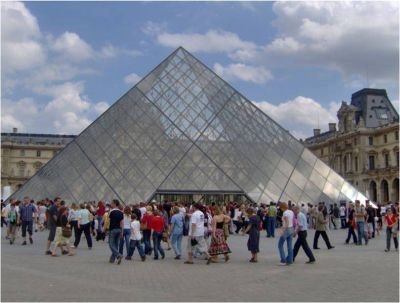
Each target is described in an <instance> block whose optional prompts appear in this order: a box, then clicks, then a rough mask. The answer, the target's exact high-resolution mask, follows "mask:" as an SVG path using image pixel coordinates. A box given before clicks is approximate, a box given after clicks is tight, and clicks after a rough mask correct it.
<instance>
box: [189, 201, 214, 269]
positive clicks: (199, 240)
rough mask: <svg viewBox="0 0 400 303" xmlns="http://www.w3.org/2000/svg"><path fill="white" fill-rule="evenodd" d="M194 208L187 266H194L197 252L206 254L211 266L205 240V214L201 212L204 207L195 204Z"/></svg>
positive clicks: (190, 225) (190, 223) (190, 226)
mask: <svg viewBox="0 0 400 303" xmlns="http://www.w3.org/2000/svg"><path fill="white" fill-rule="evenodd" d="M192 207H193V210H194V212H193V213H192V215H191V216H190V222H189V233H188V235H189V236H188V244H187V252H188V258H187V260H186V261H185V264H193V252H194V251H196V250H198V251H199V252H200V253H203V254H205V255H206V257H207V264H210V263H209V261H210V256H209V254H208V252H207V250H208V249H207V243H206V241H205V239H204V214H203V212H202V211H201V208H202V206H201V204H200V203H195V204H194V205H193V206H192Z"/></svg>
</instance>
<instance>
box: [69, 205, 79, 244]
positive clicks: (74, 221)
mask: <svg viewBox="0 0 400 303" xmlns="http://www.w3.org/2000/svg"><path fill="white" fill-rule="evenodd" d="M78 217H79V210H78V205H76V203H75V202H74V203H72V204H71V208H70V210H69V212H68V222H69V224H70V225H71V228H72V230H73V231H74V236H75V239H76V238H77V237H78V233H79V228H78Z"/></svg>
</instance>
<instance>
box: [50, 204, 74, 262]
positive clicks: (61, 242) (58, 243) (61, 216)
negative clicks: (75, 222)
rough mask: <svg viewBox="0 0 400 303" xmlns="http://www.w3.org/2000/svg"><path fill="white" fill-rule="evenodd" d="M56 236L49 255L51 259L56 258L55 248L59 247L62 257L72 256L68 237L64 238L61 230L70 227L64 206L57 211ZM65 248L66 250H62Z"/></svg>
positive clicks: (66, 209)
mask: <svg viewBox="0 0 400 303" xmlns="http://www.w3.org/2000/svg"><path fill="white" fill-rule="evenodd" d="M56 226H57V227H56V236H55V240H54V242H53V249H52V251H51V255H52V256H53V257H57V247H60V250H61V253H62V254H63V255H66V254H68V255H70V256H73V255H74V254H73V252H72V250H71V247H70V246H69V237H65V236H64V234H63V228H65V227H70V225H69V223H68V208H67V207H65V206H61V207H60V209H59V211H58V216H57V222H56ZM64 246H66V249H64Z"/></svg>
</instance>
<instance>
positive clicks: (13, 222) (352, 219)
mask: <svg viewBox="0 0 400 303" xmlns="http://www.w3.org/2000/svg"><path fill="white" fill-rule="evenodd" d="M1 226H2V227H3V226H5V227H6V228H7V232H6V238H7V239H8V240H9V241H10V244H14V242H15V239H16V238H17V232H18V231H21V237H22V245H27V239H26V238H27V235H28V239H29V243H30V244H33V231H35V232H38V231H39V232H40V231H44V230H47V231H48V233H49V235H48V238H47V246H46V250H45V253H46V254H48V255H51V256H55V257H56V256H58V254H57V248H59V249H60V252H61V254H63V255H70V256H72V255H74V254H75V249H76V248H78V246H79V245H80V242H81V237H82V234H84V235H85V239H86V243H87V247H88V249H92V247H93V241H94V240H96V241H107V242H108V245H109V248H110V251H111V255H110V259H109V262H110V263H116V264H121V262H122V260H123V257H124V255H125V260H132V258H133V255H134V252H135V250H136V249H137V251H138V255H139V258H140V260H141V261H143V262H144V261H146V258H148V257H150V256H153V259H154V260H163V259H164V258H165V256H166V252H165V250H171V247H172V249H173V252H174V254H175V259H176V260H180V259H181V258H182V257H183V256H182V240H183V237H184V236H187V244H186V245H187V249H186V251H187V256H186V258H185V262H184V263H185V264H194V258H197V257H199V256H201V255H203V256H204V258H205V260H206V264H210V263H213V262H218V256H219V255H222V256H223V257H224V258H223V260H224V261H225V262H228V261H229V259H230V258H229V254H230V253H231V249H230V247H229V243H228V242H229V241H228V237H229V236H230V235H233V234H241V235H246V234H247V235H248V241H247V248H248V251H249V252H250V254H251V258H250V260H249V262H251V263H257V262H258V258H257V257H258V254H259V252H260V248H259V247H260V245H259V243H260V237H261V234H262V232H263V231H264V230H265V231H266V234H265V236H266V237H268V238H274V237H275V229H276V228H279V232H280V233H279V235H277V236H278V237H279V241H278V251H279V257H280V265H291V264H293V263H294V262H295V259H296V257H297V255H298V252H299V249H300V248H302V249H303V250H304V253H305V254H306V255H307V257H308V261H307V262H306V263H307V264H312V263H314V262H316V258H315V256H314V254H313V252H312V250H311V248H310V246H309V245H308V242H307V231H308V230H309V229H315V234H314V239H313V243H312V244H313V247H312V248H313V250H317V249H320V247H319V245H318V240H319V237H320V236H322V238H323V240H324V242H325V244H326V246H327V249H333V248H334V246H333V245H332V244H331V242H330V240H329V236H328V233H327V231H328V229H329V230H331V229H338V228H339V227H340V228H341V229H347V230H348V232H347V238H346V239H345V244H349V243H350V240H351V239H352V240H353V243H354V244H355V245H362V244H363V239H364V245H368V242H369V241H370V240H371V239H373V238H375V236H376V235H379V233H380V231H381V230H382V228H383V227H384V226H385V227H386V249H385V251H386V252H388V251H390V249H391V242H392V239H393V242H394V247H395V250H396V251H397V250H398V231H399V205H398V202H396V203H388V204H386V205H384V206H382V205H380V204H378V208H374V207H373V206H372V205H371V203H369V201H366V205H365V206H363V205H361V203H360V201H357V200H356V201H354V203H353V202H349V203H347V204H341V205H340V206H339V205H337V204H333V205H330V206H329V208H328V207H326V205H325V203H324V202H320V203H319V204H318V205H311V204H309V205H307V206H305V205H304V204H301V205H294V204H292V203H291V202H290V201H289V202H288V203H286V202H278V203H274V202H270V203H269V204H268V205H265V204H261V205H256V204H252V203H236V202H231V203H229V204H220V205H217V204H216V203H212V204H210V205H203V204H201V203H178V202H173V203H169V202H164V203H157V202H156V201H152V202H150V203H144V202H142V203H139V204H129V205H126V206H123V205H122V204H121V203H120V202H119V201H118V200H112V201H111V202H102V201H100V202H98V203H96V202H94V201H90V202H83V203H81V204H80V205H78V204H76V203H72V204H71V205H66V203H65V202H64V201H63V200H62V199H61V198H59V197H56V198H55V199H54V200H49V199H45V200H42V201H38V202H35V201H33V200H31V199H30V198H29V197H25V198H24V199H23V201H16V200H11V201H10V203H8V204H7V205H5V204H4V203H3V202H2V203H1ZM72 238H74V240H73V241H72ZM294 239H295V240H296V242H295V243H294V244H293V240H294ZM71 243H72V244H71ZM285 244H286V245H285ZM165 246H166V247H165ZM124 250H125V252H124Z"/></svg>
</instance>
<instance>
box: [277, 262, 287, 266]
mask: <svg viewBox="0 0 400 303" xmlns="http://www.w3.org/2000/svg"><path fill="white" fill-rule="evenodd" d="M278 265H279V266H286V265H287V264H286V263H285V262H280V263H279V264H278Z"/></svg>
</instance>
